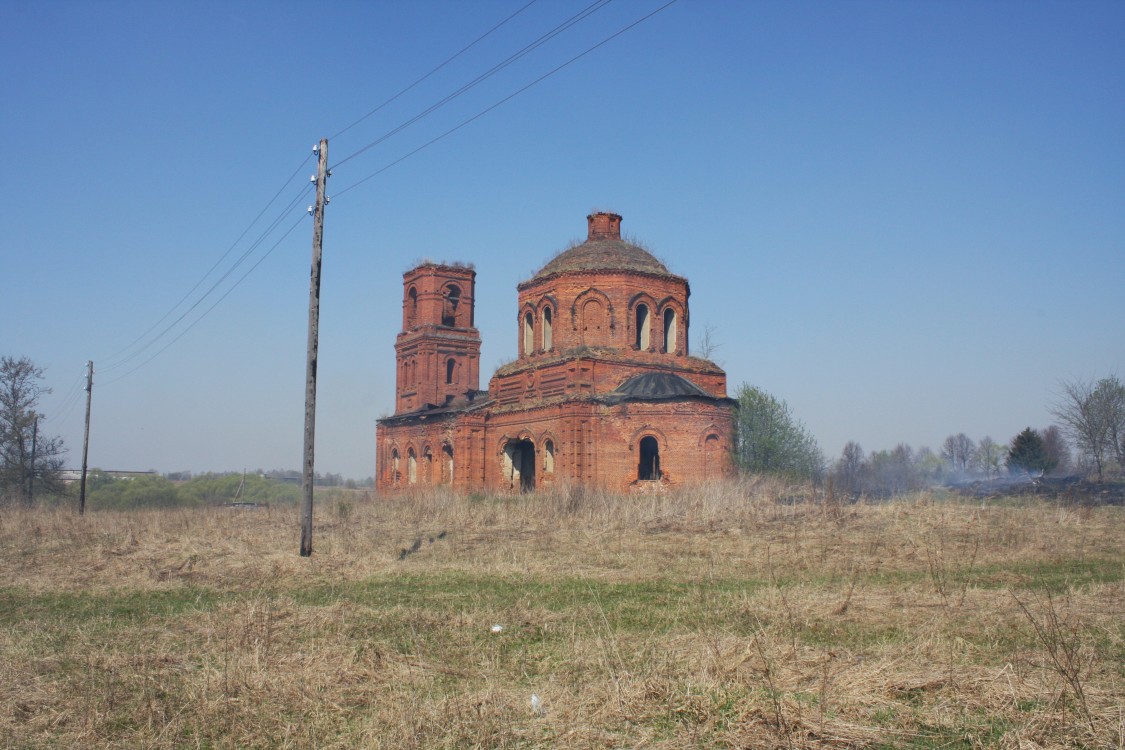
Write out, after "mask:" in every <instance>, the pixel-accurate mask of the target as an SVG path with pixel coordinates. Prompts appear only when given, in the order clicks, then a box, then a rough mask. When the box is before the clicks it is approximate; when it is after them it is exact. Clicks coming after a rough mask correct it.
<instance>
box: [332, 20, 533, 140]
mask: <svg viewBox="0 0 1125 750" xmlns="http://www.w3.org/2000/svg"><path fill="white" fill-rule="evenodd" d="M537 1H538V0H531V2H529V3H527V4H526V5H524V6H523V7H521V8H520V9H519V10H517V11H516V12H515V13H513V14H512V15H510V16H508V17H507V18H505V19H504V20H503V21H501V22H500V23H498V24H496V25H495V26H493V27H492V28H491V29H489V30H488V31H486V32H484V33H483V34H481V35H480V36H478V37H477V38H476V39H474V40H473V41H471V42H469V44H468V45H466V46H464V47H462V48H461V49H460V50H459V51H458V52H456V53H454V54H453V55H451V56H449V57H447V58H446V59H445V60H444V61H442V62H441V63H440V64H439V65H438V66H437V67H436V68H434V69H433V70H431V71H430V72H429V73H426V75H424V76H422V77H421V78H419V79H418V80H416V81H415V82H414V83H412V84H410V85H409V86H407V87H406V88H404V89H402V90H401V91H399V92H398V93H397V94H395V95H394V96H392V97H391V98H389V99H387V100H386V101H384V102H383V103H382V104H380V105H379V106H377V107H375V109H373V110H371V111H370V112H368V113H367V114H365V115H364V116H363V117H361V118H359V119H358V120H356V121H355V122H353V123H352V124H351V125H348V126H347V127H346V128H344V129H343V130H341V131H339V132H338V133H336V134H335V135H333V136H330V137H329V140H334V139H336V138H339V137H340V136H342V135H343V134H344V133H346V132H348V131H349V130H351V129H352V128H354V127H355V126H356V125H359V124H360V123H361V122H363V121H364V120H366V119H367V118H368V117H371V115H373V114H375V113H376V112H378V111H379V110H381V109H382V108H383V107H385V106H387V105H388V104H390V103H391V102H393V101H395V100H396V99H398V98H399V97H400V96H402V95H403V94H405V93H407V92H408V91H410V90H411V89H413V88H414V87H415V86H417V85H418V84H420V83H422V82H423V81H425V80H426V79H427V78H429V77H430V76H432V75H433V74H434V73H437V72H438V71H439V70H441V69H442V68H444V67H445V66H446V65H448V64H449V63H451V62H453V61H454V60H456V59H457V58H458V57H460V56H461V55H463V54H465V53H466V52H468V51H469V50H470V49H472V48H473V47H475V46H476V45H477V44H478V43H479V42H482V41H484V39H485V38H486V37H488V36H490V35H491V34H492V33H493V32H494V31H496V30H497V29H499V28H500V27H501V26H503V25H504V24H506V23H508V21H511V20H512V19H513V18H515V17H516V16H518V15H519V14H520V13H523V12H524V11H525V10H527V9H528V8H530V7H531V6H532V5H534V4H535V3H536V2H537Z"/></svg>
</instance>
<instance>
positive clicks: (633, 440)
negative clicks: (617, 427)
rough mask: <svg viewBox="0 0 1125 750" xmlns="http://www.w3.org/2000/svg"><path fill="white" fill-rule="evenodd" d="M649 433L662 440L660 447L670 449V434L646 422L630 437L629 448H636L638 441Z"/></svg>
mask: <svg viewBox="0 0 1125 750" xmlns="http://www.w3.org/2000/svg"><path fill="white" fill-rule="evenodd" d="M647 435H651V436H653V437H655V438H657V439H658V440H659V442H660V447H661V448H662V449H664V450H667V449H668V436H667V435H666V434H665V433H664V430H661V429H660V428H659V427H653V426H652V425H650V424H644V425H641V426H640V427H638V428H637V429H636V430H634V431H633V434H632V435H631V436H630V437H629V450H635V449H636V447H637V443H639V442H640V441H641V439H642V438H644V437H645V436H647Z"/></svg>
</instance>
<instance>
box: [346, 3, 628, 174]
mask: <svg viewBox="0 0 1125 750" xmlns="http://www.w3.org/2000/svg"><path fill="white" fill-rule="evenodd" d="M611 2H613V0H595V2H593V3H591V4H590V5H588V6H586V7H585V8H583V9H582V10H580V11H579V12H578V13H576V14H574V15H573V16H571V17H570V18H568V19H567V20H565V21H563V22H562V23H561V24H559V25H558V26H556V27H555V28H553V29H551V30H550V31H548V32H547V33H545V34H543V35H542V36H540V37H539V38H538V39H536V40H535V41H533V42H531V43H529V44H527V45H525V46H524V47H523V48H522V49H520V50H517V51H516V52H514V53H512V54H511V55H509V56H508V57H507V58H506V59H504V60H502V61H500V62H498V63H496V64H495V65H493V66H492V67H491V68H489V69H488V70H486V71H485V72H484V73H481V74H480V75H478V76H477V77H476V78H474V79H473V80H471V81H469V82H468V83H466V84H464V85H463V86H461V88H459V89H457V90H456V91H454V92H453V93H452V94H449V95H447V96H446V97H444V98H443V99H441V100H439V101H438V102H436V103H435V104H432V105H430V106H429V107H427V108H426V109H425V110H423V111H422V112H420V113H418V114H417V115H415V116H414V117H412V118H410V119H409V120H407V121H405V122H403V123H402V124H400V125H398V126H397V127H395V128H393V129H391V130H390V131H388V132H386V133H384V134H383V135H381V136H379V137H378V138H376V139H375V140H373V141H371V142H370V143H368V144H367V145H365V146H363V147H361V148H359V149H358V150H356V151H353V152H352V153H350V154H348V155H347V156H345V157H344V158H343V159H341V160H340V161H338V162H336V163H335V164H333V165H332V169H336V168H337V167H339V166H340V165H342V164H345V163H347V162H349V161H351V160H352V159H354V158H355V157H357V156H359V155H360V154H362V153H364V152H365V151H369V150H370V149H372V148H374V147H375V146H378V145H379V144H380V143H382V142H384V141H386V140H387V139H388V138H391V137H392V136H394V135H396V134H398V133H401V132H402V131H403V130H405V129H406V128H408V127H410V126H411V125H413V124H414V123H416V122H418V121H419V120H421V119H423V118H424V117H426V116H428V115H430V114H433V113H434V112H436V111H437V110H439V109H441V108H442V107H444V106H445V105H446V104H449V103H450V102H451V101H453V100H454V99H456V98H458V97H459V96H461V95H462V94H465V93H467V92H468V91H470V90H472V89H473V88H475V87H476V86H477V85H479V84H481V83H483V82H484V81H487V80H488V79H489V78H491V77H492V76H494V75H496V74H497V73H499V72H500V71H501V70H503V69H504V68H507V67H508V66H509V65H511V64H512V63H514V62H516V61H518V60H520V59H521V58H523V57H525V56H527V55H529V54H530V53H532V52H534V51H535V50H536V49H538V48H539V47H541V46H543V45H544V44H546V43H547V42H549V41H550V40H552V39H554V38H555V37H556V36H558V35H559V34H561V33H563V32H564V31H566V30H568V29H570V28H571V27H572V26H574V25H575V24H577V23H579V22H581V21H584V20H586V19H587V18H589V17H590V16H591V15H593V14H594V13H597V12H598V11H599V10H601V9H602V8H604V7H605V6H607V5H609V4H610V3H611Z"/></svg>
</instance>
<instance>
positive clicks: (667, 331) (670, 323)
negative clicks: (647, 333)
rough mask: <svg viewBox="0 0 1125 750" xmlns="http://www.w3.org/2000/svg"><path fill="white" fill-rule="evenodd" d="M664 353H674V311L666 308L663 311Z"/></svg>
mask: <svg viewBox="0 0 1125 750" xmlns="http://www.w3.org/2000/svg"><path fill="white" fill-rule="evenodd" d="M662 351H664V352H667V353H669V354H675V353H676V311H675V310H673V309H672V308H670V307H669V308H668V309H666V310H665V311H664V348H663V350H662Z"/></svg>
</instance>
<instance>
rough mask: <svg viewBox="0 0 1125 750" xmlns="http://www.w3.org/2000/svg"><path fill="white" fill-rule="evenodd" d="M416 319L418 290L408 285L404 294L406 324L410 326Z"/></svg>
mask: <svg viewBox="0 0 1125 750" xmlns="http://www.w3.org/2000/svg"><path fill="white" fill-rule="evenodd" d="M417 320H418V290H417V289H415V288H414V287H410V291H409V292H407V294H406V325H407V327H408V328H409V327H411V326H413V325H414V323H415V321H417Z"/></svg>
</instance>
